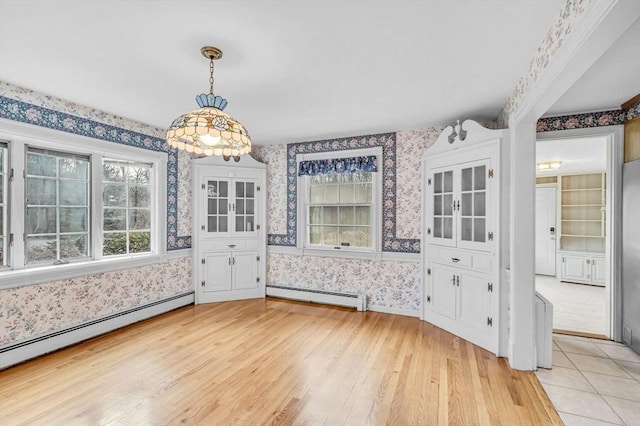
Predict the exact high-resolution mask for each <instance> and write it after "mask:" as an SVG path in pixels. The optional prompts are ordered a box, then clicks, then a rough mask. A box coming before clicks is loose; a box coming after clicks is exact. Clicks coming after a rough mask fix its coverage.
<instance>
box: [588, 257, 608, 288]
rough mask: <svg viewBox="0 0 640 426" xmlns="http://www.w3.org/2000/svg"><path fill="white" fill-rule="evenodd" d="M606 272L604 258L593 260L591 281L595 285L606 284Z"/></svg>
mask: <svg viewBox="0 0 640 426" xmlns="http://www.w3.org/2000/svg"><path fill="white" fill-rule="evenodd" d="M606 270H607V269H606V267H605V260H604V257H592V258H591V281H592V282H593V283H594V284H601V285H605V284H606V280H607V276H606Z"/></svg>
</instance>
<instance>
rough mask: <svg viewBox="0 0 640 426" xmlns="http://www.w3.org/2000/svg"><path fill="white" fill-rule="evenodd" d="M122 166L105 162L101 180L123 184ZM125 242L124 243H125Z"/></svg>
mask: <svg viewBox="0 0 640 426" xmlns="http://www.w3.org/2000/svg"><path fill="white" fill-rule="evenodd" d="M125 179H126V177H125V174H124V166H122V165H119V164H115V163H107V162H105V163H104V164H103V165H102V180H103V181H106V182H124V181H125ZM125 242H126V241H125Z"/></svg>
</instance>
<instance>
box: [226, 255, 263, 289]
mask: <svg viewBox="0 0 640 426" xmlns="http://www.w3.org/2000/svg"><path fill="white" fill-rule="evenodd" d="M232 265H233V268H232V269H233V288H234V289H237V290H243V289H249V288H258V285H259V283H260V279H261V278H260V277H259V275H258V252H257V251H242V252H235V251H234V252H233V260H232Z"/></svg>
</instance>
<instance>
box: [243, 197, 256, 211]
mask: <svg viewBox="0 0 640 426" xmlns="http://www.w3.org/2000/svg"><path fill="white" fill-rule="evenodd" d="M245 204H246V205H245V211H246V213H247V214H255V211H254V210H253V200H246V201H245Z"/></svg>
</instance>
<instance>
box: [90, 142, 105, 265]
mask: <svg viewBox="0 0 640 426" xmlns="http://www.w3.org/2000/svg"><path fill="white" fill-rule="evenodd" d="M102 160H103V157H102V155H100V154H94V155H92V156H91V194H90V195H91V198H90V200H91V202H90V209H89V241H90V244H91V248H92V249H93V250H92V252H93V258H94V259H96V260H97V259H102V256H103V254H102V247H103V243H104V236H103V234H102V229H103V225H104V223H103V222H104V219H103V211H102V210H103V208H104V206H103V201H102Z"/></svg>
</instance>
